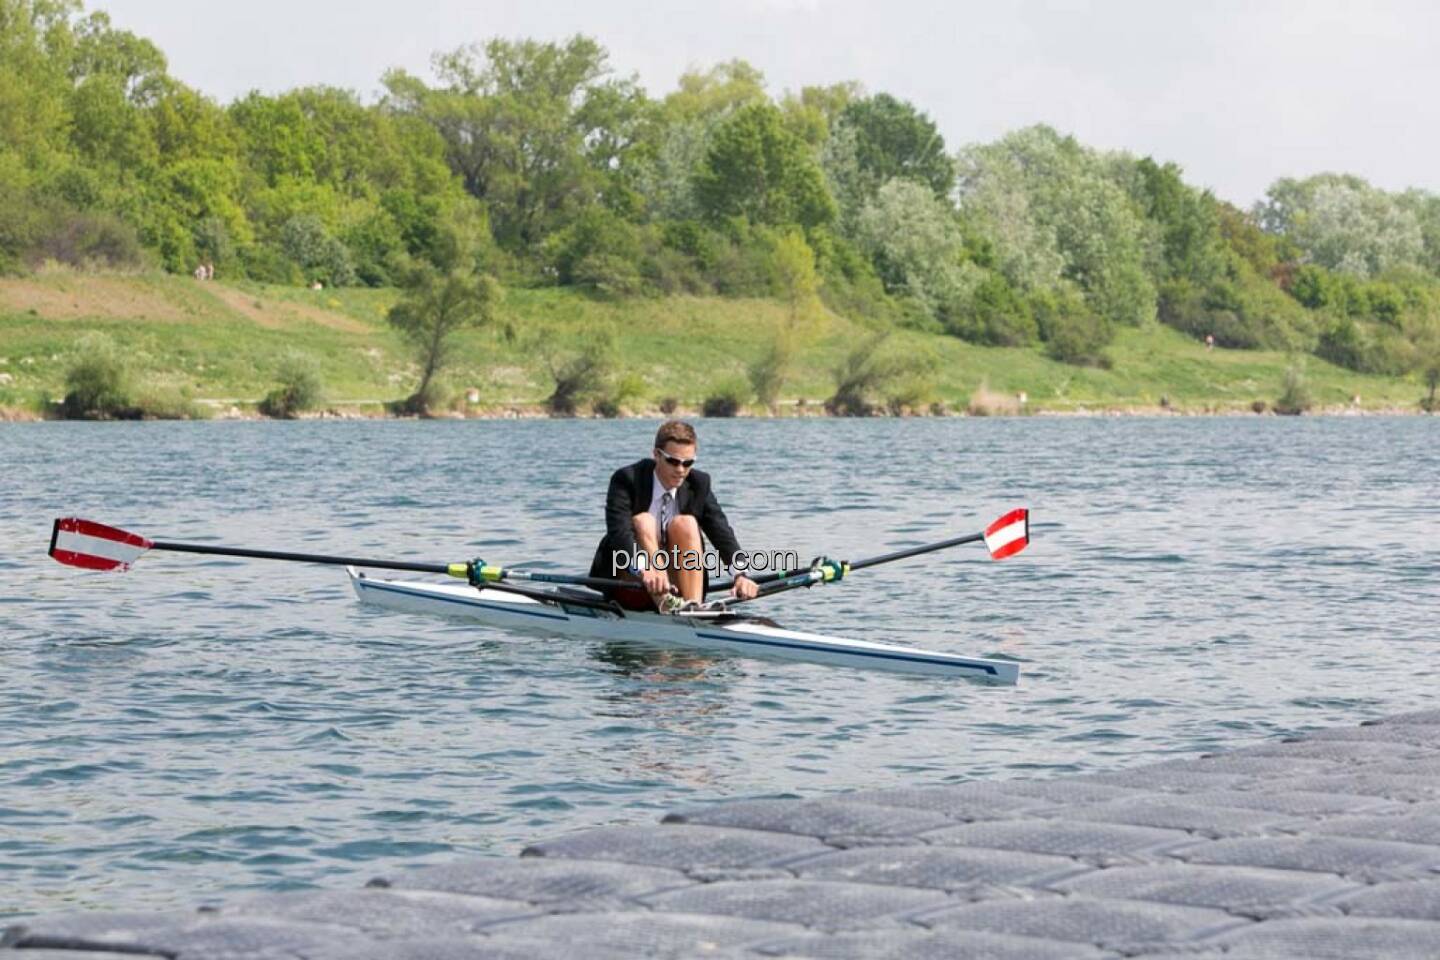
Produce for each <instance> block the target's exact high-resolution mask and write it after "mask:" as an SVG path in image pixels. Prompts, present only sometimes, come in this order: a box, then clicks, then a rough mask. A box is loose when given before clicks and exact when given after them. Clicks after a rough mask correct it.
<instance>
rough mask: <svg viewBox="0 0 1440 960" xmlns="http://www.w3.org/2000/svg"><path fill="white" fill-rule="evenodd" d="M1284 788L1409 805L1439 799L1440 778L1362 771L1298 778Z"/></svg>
mask: <svg viewBox="0 0 1440 960" xmlns="http://www.w3.org/2000/svg"><path fill="white" fill-rule="evenodd" d="M1285 789H1287V790H1308V791H1313V792H1318V793H1348V794H1351V795H1353V796H1369V797H1384V798H1386V799H1388V800H1401V801H1405V802H1408V803H1419V802H1424V801H1428V800H1440V778H1437V777H1427V776H1417V775H1415V774H1413V773H1405V772H1395V773H1386V772H1381V771H1379V770H1373V771H1372V770H1368V769H1362V770H1359V771H1356V772H1355V773H1340V774H1328V775H1325V776H1310V777H1296V778H1294V779H1293V780H1287V781H1285Z"/></svg>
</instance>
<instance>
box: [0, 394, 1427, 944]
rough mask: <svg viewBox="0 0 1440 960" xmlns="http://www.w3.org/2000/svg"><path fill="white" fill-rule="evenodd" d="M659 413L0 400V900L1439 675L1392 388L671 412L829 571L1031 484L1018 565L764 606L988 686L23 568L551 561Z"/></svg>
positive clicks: (895, 763) (290, 580)
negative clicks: (1329, 413) (1291, 400)
mask: <svg viewBox="0 0 1440 960" xmlns="http://www.w3.org/2000/svg"><path fill="white" fill-rule="evenodd" d="M654 428H655V424H654V422H647V421H617V422H588V421H573V422H562V421H556V422H549V421H539V422H524V423H480V422H468V423H466V422H437V423H415V422H396V423H294V424H272V423H197V424H145V423H140V424H18V425H10V424H0V471H3V476H4V477H5V482H4V483H3V484H0V543H3V544H5V545H6V547H7V549H6V550H5V551H4V553H3V555H0V677H3V678H4V683H3V684H0V876H4V878H5V880H4V882H3V884H0V889H3V891H4V892H3V900H0V914H5V913H7V912H8V913H10V914H12V915H13V914H26V913H33V912H38V911H44V910H52V909H57V908H60V907H70V906H79V907H105V908H114V909H125V908H140V907H169V906H180V905H193V904H194V903H195V902H196V900H197V898H199V899H207V898H208V899H213V898H216V897H219V896H220V895H222V894H223V893H224V892H225V891H230V890H235V889H241V888H251V887H256V886H261V887H269V888H273V889H286V888H291V887H296V886H305V885H309V884H326V885H330V886H335V885H346V884H349V885H353V884H355V883H358V882H360V881H362V880H363V879H366V878H368V877H370V876H373V875H374V874H376V873H380V872H384V871H390V870H394V869H397V868H402V867H405V866H411V865H418V864H424V863H432V862H439V861H444V860H448V859H450V858H453V857H455V856H457V855H460V854H467V853H469V854H473V853H489V854H505V855H511V854H514V853H516V852H517V851H518V850H519V849H520V848H521V847H522V846H523V845H524V844H525V843H527V842H531V841H533V840H535V839H537V838H538V837H543V836H546V835H554V834H557V833H561V832H569V831H573V830H578V829H582V828H584V827H587V826H592V825H596V824H612V823H642V822H654V821H655V820H656V819H657V818H658V817H659V816H660V814H661V813H662V812H663V811H665V810H667V809H672V808H674V807H676V806H680V805H684V804H689V803H694V802H702V801H708V800H712V799H718V798H725V797H747V796H773V795H780V794H802V795H815V794H819V793H823V792H826V791H836V790H843V789H848V788H855V787H873V786H887V785H900V784H907V785H909V784H931V783H944V782H953V781H956V780H963V779H967V778H974V777H1015V776H1035V775H1048V774H1051V773H1064V772H1071V771H1077V770H1081V771H1093V770H1103V769H1114V768H1118V767H1121V766H1125V765H1128V764H1134V763H1137V762H1140V761H1143V760H1147V759H1153V758H1154V757H1155V756H1157V755H1160V754H1181V755H1186V754H1194V753H1196V752H1199V751H1202V750H1210V749H1216V748H1223V747H1225V746H1229V745H1235V744H1239V743H1249V742H1253V741H1254V740H1256V739H1257V738H1261V737H1269V736H1276V735H1280V734H1285V733H1292V732H1295V731H1298V730H1303V729H1306V728H1309V727H1314V726H1323V725H1332V724H1353V723H1356V722H1358V721H1360V720H1362V719H1365V718H1367V717H1373V716H1378V715H1382V714H1385V713H1390V712H1394V711H1398V710H1404V709H1411V708H1419V707H1421V706H1425V705H1428V700H1429V698H1430V697H1431V696H1432V695H1433V690H1434V689H1435V687H1436V666H1435V663H1436V660H1435V657H1434V652H1435V651H1434V644H1435V635H1434V624H1435V623H1436V622H1440V572H1437V571H1440V503H1437V501H1436V498H1435V496H1434V488H1433V478H1434V477H1435V476H1436V475H1437V473H1440V470H1437V468H1440V421H1436V420H1434V419H1424V418H1418V417H1417V418H1409V419H1395V420H1383V419H1374V418H1369V419H1356V420H1343V419H1335V420H1325V419H1304V418H1301V419H1298V420H1281V419H1279V418H1259V417H1256V418H1235V419H1212V420H1205V419H1180V418H1175V419H1157V420H1145V419H1133V418H1127V419H1122V420H1105V419H1096V420H1044V419H1024V420H965V419H953V420H909V421H854V422H842V421H818V420H814V421H810V420H805V421H789V422H785V421H778V422H768V421H743V422H741V421H734V422H729V421H724V422H706V423H703V424H701V425H700V433H701V455H702V457H703V458H704V463H705V466H706V469H707V470H709V471H710V472H711V473H712V475H714V477H715V479H716V484H717V490H718V493H719V496H720V498H721V500H722V502H723V504H724V506H725V508H726V511H727V513H728V515H729V517H730V519H731V521H732V523H733V525H734V526H735V528H736V531H737V533H738V534H739V536H740V539H741V543H742V544H743V545H744V546H745V547H746V548H747V549H757V550H794V551H795V552H796V553H797V554H798V555H800V556H801V557H812V556H817V555H822V554H823V555H828V556H832V557H837V558H842V559H855V558H858V557H864V556H870V555H874V554H876V553H882V552H885V551H887V550H894V549H899V548H902V547H906V546H913V545H915V544H918V543H921V542H925V541H927V540H930V539H938V538H940V537H944V536H950V535H954V534H957V533H964V532H969V531H970V530H972V529H976V528H978V527H979V526H980V525H983V524H984V523H985V522H987V521H988V520H990V519H992V518H993V517H995V516H998V515H999V514H1000V513H1003V512H1004V511H1005V510H1007V509H1009V508H1011V507H1013V506H1017V505H1021V504H1025V505H1028V506H1030V507H1031V508H1032V511H1033V519H1034V524H1033V528H1032V532H1033V534H1034V538H1035V539H1034V543H1033V544H1032V546H1031V548H1030V549H1029V550H1027V551H1026V552H1025V553H1024V554H1022V555H1021V556H1019V557H1017V558H1015V559H1014V560H1008V561H1006V562H1004V563H999V564H996V563H992V562H990V561H988V560H987V559H986V558H985V556H984V553H983V551H982V550H980V549H978V548H976V549H974V550H970V551H967V550H966V549H964V548H961V549H959V550H955V551H949V552H946V553H943V554H936V555H932V556H929V557H925V558H917V559H916V560H914V561H910V562H907V563H901V564H895V565H888V566H882V567H875V568H871V569H867V570H864V571H861V572H859V573H857V574H855V575H854V576H852V577H849V578H847V579H846V580H845V581H843V582H842V583H840V584H835V585H832V586H827V587H817V588H815V589H813V590H797V591H792V592H790V593H787V594H784V595H783V596H781V597H777V598H773V599H771V600H766V601H761V602H759V603H757V604H756V605H755V610H756V612H765V613H769V614H772V615H773V616H774V618H775V619H776V620H778V621H779V622H780V623H782V624H784V625H785V626H788V627H792V628H797V629H808V630H814V631H817V632H822V633H832V634H836V635H840V636H852V637H857V638H865V639H873V640H883V641H890V642H896V643H903V644H910V645H914V646H920V647H926V648H933V649H936V650H947V651H953V652H957V653H965V654H974V655H982V656H983V655H997V654H1001V655H1006V656H1012V657H1015V658H1017V659H1019V660H1021V661H1022V662H1023V675H1022V679H1021V683H1020V685H1019V686H1018V687H1013V688H1004V687H985V686H981V685H977V684H971V683H947V682H944V681H940V680H935V679H930V678H923V677H905V676H896V675H888V674H870V673H865V672H861V671H856V670H843V669H834V668H827V667H821V666H816V665H806V664H793V663H770V662H764V661H757V660H746V659H739V658H732V657H723V656H713V657H710V656H697V655H695V654H693V653H679V652H666V651H662V650H656V649H654V648H650V647H644V646H640V645H633V646H632V645H629V644H595V643H593V642H590V641H582V640H576V639H573V638H564V637H555V636H548V637H546V636H535V635H527V636H522V635H517V634H508V633H504V632H501V631H496V630H491V629H487V628H483V627H479V626H477V625H475V624H472V623H459V622H453V621H448V620H443V619H430V618H423V617H417V616H409V615H404V614H396V613H391V612H388V611H383V610H376V609H371V608H366V607H363V606H361V605H360V604H358V603H356V602H355V600H354V597H353V595H352V593H351V590H350V588H349V586H348V584H347V583H346V580H345V577H344V575H343V573H342V572H340V571H337V570H334V569H329V568H324V567H314V566H301V565H293V564H279V563H262V562H248V561H239V560H232V559H224V558H204V557H192V556H175V555H165V554H151V555H149V556H146V557H145V558H144V559H143V560H142V561H141V562H140V564H138V565H137V567H136V569H135V570H134V571H132V572H131V573H128V574H124V575H92V574H85V573H83V572H80V571H75V570H71V569H67V568H62V567H59V566H58V565H56V564H54V563H53V562H51V561H50V560H49V559H48V558H46V557H45V556H44V550H45V547H46V545H47V544H48V540H49V532H50V522H51V520H52V518H54V517H56V516H64V515H72V514H78V515H81V516H89V517H92V518H94V519H97V520H101V521H105V522H109V523H113V524H117V525H120V526H123V527H126V528H129V529H133V530H136V531H138V532H141V533H144V534H146V535H149V536H152V537H155V538H158V539H169V540H195V541H201V542H208V543H217V544H232V545H243V546H255V547H272V548H277V549H300V550H307V551H316V552H322V551H323V552H331V553H345V554H351V555H360V556H367V555H368V556H376V557H394V558H396V559H411V560H421V561H428V562H449V561H455V560H463V559H465V558H469V557H474V556H484V557H485V558H486V559H487V560H489V561H491V562H494V563H501V564H503V565H506V566H518V565H522V564H524V565H526V566H528V567H530V568H532V569H537V570H561V571H568V572H579V571H582V570H583V569H584V568H585V567H586V565H587V563H588V560H589V557H590V554H591V552H592V550H593V547H594V544H595V541H596V539H597V537H598V536H599V531H600V527H601V525H602V505H603V502H604V492H605V485H606V483H607V481H608V478H609V475H610V472H611V471H612V470H613V468H614V467H615V466H617V465H618V464H620V463H624V462H627V461H628V460H631V459H633V458H635V457H637V456H641V455H644V453H645V451H646V450H647V449H648V446H649V442H650V438H651V437H652V436H653V432H654ZM912 452H914V453H913V454H912ZM922 453H923V455H921V454H922ZM77 463H96V464H104V468H103V470H83V471H81V470H76V469H75V465H76V464H77ZM477 470H481V471H483V474H484V476H485V477H486V486H485V491H484V496H481V497H477V496H475V490H474V488H473V486H471V485H470V484H468V483H467V481H466V479H465V478H467V477H471V476H474V475H475V473H476V471H477Z"/></svg>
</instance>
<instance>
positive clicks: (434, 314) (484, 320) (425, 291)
mask: <svg viewBox="0 0 1440 960" xmlns="http://www.w3.org/2000/svg"><path fill="white" fill-rule="evenodd" d="M500 298H501V289H500V285H499V283H497V282H496V281H495V279H494V278H493V277H490V276H488V275H486V274H476V273H470V272H465V271H461V270H451V271H449V272H447V273H443V274H442V273H440V272H439V271H438V270H436V269H435V268H433V267H428V266H427V267H417V268H416V269H415V270H414V272H413V273H412V274H411V276H410V278H409V282H408V283H407V284H406V287H405V295H404V298H403V299H401V301H400V302H399V303H397V304H395V306H393V307H391V308H390V312H389V314H388V315H387V320H388V321H389V323H390V326H392V327H393V328H395V329H396V330H397V331H399V333H400V335H401V336H402V337H404V338H405V340H406V341H407V342H408V343H409V344H410V345H411V347H412V348H413V349H414V350H415V354H416V357H417V359H418V361H419V363H420V384H419V386H418V387H417V388H416V389H415V392H414V393H413V394H411V395H410V397H409V398H408V399H407V400H406V401H405V402H404V403H403V404H402V405H401V408H402V409H403V410H404V411H405V412H407V413H415V414H421V415H424V414H426V413H428V412H429V410H431V409H432V408H433V407H434V406H435V405H436V397H435V393H434V390H435V387H436V381H435V377H436V374H438V373H439V372H440V371H441V369H443V368H444V366H445V364H446V363H447V361H448V360H449V359H450V354H451V351H452V350H453V348H454V341H455V337H456V335H457V334H458V333H459V332H460V331H462V330H464V329H466V328H473V327H480V326H484V325H486V324H489V323H491V322H493V321H494V319H495V314H496V309H497V305H498V304H499V301H500Z"/></svg>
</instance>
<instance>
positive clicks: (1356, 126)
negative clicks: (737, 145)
mask: <svg viewBox="0 0 1440 960" xmlns="http://www.w3.org/2000/svg"><path fill="white" fill-rule="evenodd" d="M87 8H89V9H101V10H105V11H106V12H107V13H109V14H110V16H111V18H112V20H113V22H114V24H115V25H116V26H117V27H121V28H123V29H127V30H131V31H134V32H135V33H138V34H140V35H141V36H145V37H148V38H149V39H151V40H153V41H154V42H155V43H156V44H157V45H158V46H159V47H160V48H161V50H163V51H164V52H165V54H166V56H167V57H168V58H169V61H170V72H171V74H172V75H174V76H176V77H177V78H179V79H180V80H182V81H184V82H186V83H188V84H190V85H191V86H193V87H196V88H197V89H199V90H201V91H202V92H204V93H206V94H209V95H211V96H213V97H215V98H217V99H218V100H220V101H222V102H228V101H230V100H231V99H233V98H235V97H237V96H241V95H243V94H245V93H247V92H249V91H250V90H261V91H264V92H266V93H276V92H280V91H283V90H288V89H292V88H294V87H299V86H308V85H312V84H328V85H331V86H339V87H346V88H349V89H352V90H355V91H356V92H357V93H359V94H361V95H362V96H364V97H365V98H366V99H367V100H373V99H374V98H375V97H377V96H378V94H379V92H380V77H381V75H382V74H383V73H384V72H385V71H386V70H387V69H390V68H392V67H401V68H404V69H406V70H408V71H410V72H412V73H416V74H418V75H421V76H424V77H426V78H429V77H431V76H432V74H431V71H430V58H431V55H432V54H433V53H435V52H437V51H444V50H453V49H455V48H456V47H459V46H462V45H464V44H468V43H472V42H479V41H484V40H487V39H489V38H492V37H497V36H499V37H506V38H511V39H515V38H520V37H529V38H534V39H540V40H563V39H565V38H566V37H569V36H571V35H573V34H576V33H583V34H586V35H588V36H591V37H594V38H595V39H596V40H598V41H599V42H600V44H601V45H602V46H604V47H605V48H606V49H607V50H608V51H609V53H610V64H611V66H612V68H613V69H614V70H615V72H616V73H617V74H618V75H621V76H629V75H632V74H633V75H636V76H638V78H639V80H640V82H641V84H642V85H643V86H644V87H645V89H646V90H647V91H648V92H649V94H650V95H651V96H657V97H658V96H663V95H664V94H665V93H667V92H669V91H670V90H673V89H674V87H675V83H676V80H677V78H678V77H679V76H680V75H681V74H682V73H684V72H685V71H687V70H691V69H706V68H708V67H710V66H712V65H714V64H716V63H719V62H721V61H725V60H730V59H734V58H740V59H743V60H746V61H748V62H750V63H751V64H753V65H754V66H756V67H758V68H759V69H760V70H761V71H763V73H764V74H765V77H766V81H767V84H768V86H769V89H770V92H771V94H772V95H774V96H777V97H778V96H779V95H781V94H782V93H784V92H785V91H787V90H798V89H799V88H800V87H802V86H807V85H814V84H830V83H836V82H840V81H844V80H856V81H859V82H860V83H861V84H862V85H863V87H864V88H865V90H867V91H868V92H871V93H877V92H881V91H883V92H886V93H890V94H892V95H894V96H897V97H900V98H902V99H906V100H909V101H911V102H912V103H914V104H915V105H916V107H918V108H919V109H920V110H922V111H923V112H925V113H926V114H928V115H929V116H930V118H931V119H933V120H934V121H935V122H936V124H937V125H938V126H939V128H940V132H941V134H942V135H943V136H944V137H945V141H946V143H947V145H948V146H949V147H950V148H951V149H955V148H958V147H960V146H963V145H965V144H968V143H975V142H986V141H991V140H994V139H996V138H998V137H1000V136H1002V135H1004V134H1005V133H1006V132H1008V131H1011V130H1016V129H1019V128H1021V127H1026V126H1029V125H1031V124H1035V123H1046V124H1049V125H1051V126H1053V127H1055V128H1056V129H1058V130H1060V131H1062V132H1065V133H1069V134H1073V135H1074V136H1075V137H1076V138H1078V139H1079V140H1080V141H1081V142H1082V143H1085V144H1087V145H1089V146H1092V147H1096V148H1100V149H1106V150H1112V149H1113V150H1126V151H1129V152H1130V153H1133V154H1136V155H1142V156H1143V155H1148V156H1152V157H1154V158H1155V159H1156V160H1159V161H1162V162H1165V161H1171V162H1174V163H1177V164H1179V165H1180V166H1181V167H1182V168H1183V170H1184V175H1185V179H1186V180H1187V182H1189V183H1192V184H1195V185H1198V186H1201V187H1205V188H1208V189H1210V190H1212V191H1214V192H1215V194H1216V195H1217V196H1219V197H1220V198H1222V199H1224V200H1229V201H1230V202H1232V203H1235V204H1238V205H1240V206H1242V207H1249V206H1250V205H1251V204H1252V203H1254V202H1255V201H1256V200H1259V199H1261V198H1262V197H1263V195H1264V193H1265V190H1266V189H1267V187H1268V186H1269V185H1270V184H1271V183H1273V182H1274V181H1275V180H1276V179H1278V178H1280V177H1286V176H1291V177H1304V176H1309V175H1311V174H1314V173H1321V172H1326V171H1331V172H1343V173H1353V174H1358V175H1359V176H1362V177H1364V178H1366V179H1367V180H1369V181H1370V182H1371V183H1373V184H1375V185H1376V186H1379V187H1382V188H1384V189H1387V190H1401V189H1405V188H1407V187H1420V188H1422V189H1426V190H1430V191H1433V192H1440V163H1437V157H1440V97H1437V95H1436V91H1440V5H1435V4H1430V3H1426V2H1420V0H1366V2H1337V0H1249V2H1242V0H1212V2H1204V0H1172V2H1165V0H1147V2H1134V0H1109V2H1100V0H1009V2H1007V0H990V2H987V3H972V2H968V0H956V2H949V3H942V2H921V0H885V2H868V3H867V2H861V0H730V2H729V3H724V2H717V0H707V2H671V3H662V2H646V0H506V2H500V0H402V2H396V0H345V2H338V0H246V2H244V3H230V2H226V3H197V2H195V0H88V2H87Z"/></svg>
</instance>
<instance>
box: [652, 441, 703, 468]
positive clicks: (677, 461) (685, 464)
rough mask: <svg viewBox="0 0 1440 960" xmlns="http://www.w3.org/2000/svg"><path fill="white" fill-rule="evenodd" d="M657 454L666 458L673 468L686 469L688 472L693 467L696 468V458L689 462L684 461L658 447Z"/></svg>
mask: <svg viewBox="0 0 1440 960" xmlns="http://www.w3.org/2000/svg"><path fill="white" fill-rule="evenodd" d="M655 452H656V453H658V454H660V456H662V457H664V458H665V462H666V463H668V464H670V466H672V467H684V468H685V469H686V470H689V469H690V468H691V467H693V466H695V458H694V457H691V458H690V459H689V460H682V459H681V458H680V457H676V456H673V455H671V454H668V453H666V452H665V451H664V450H661V449H660V448H659V447H656V448H655Z"/></svg>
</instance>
